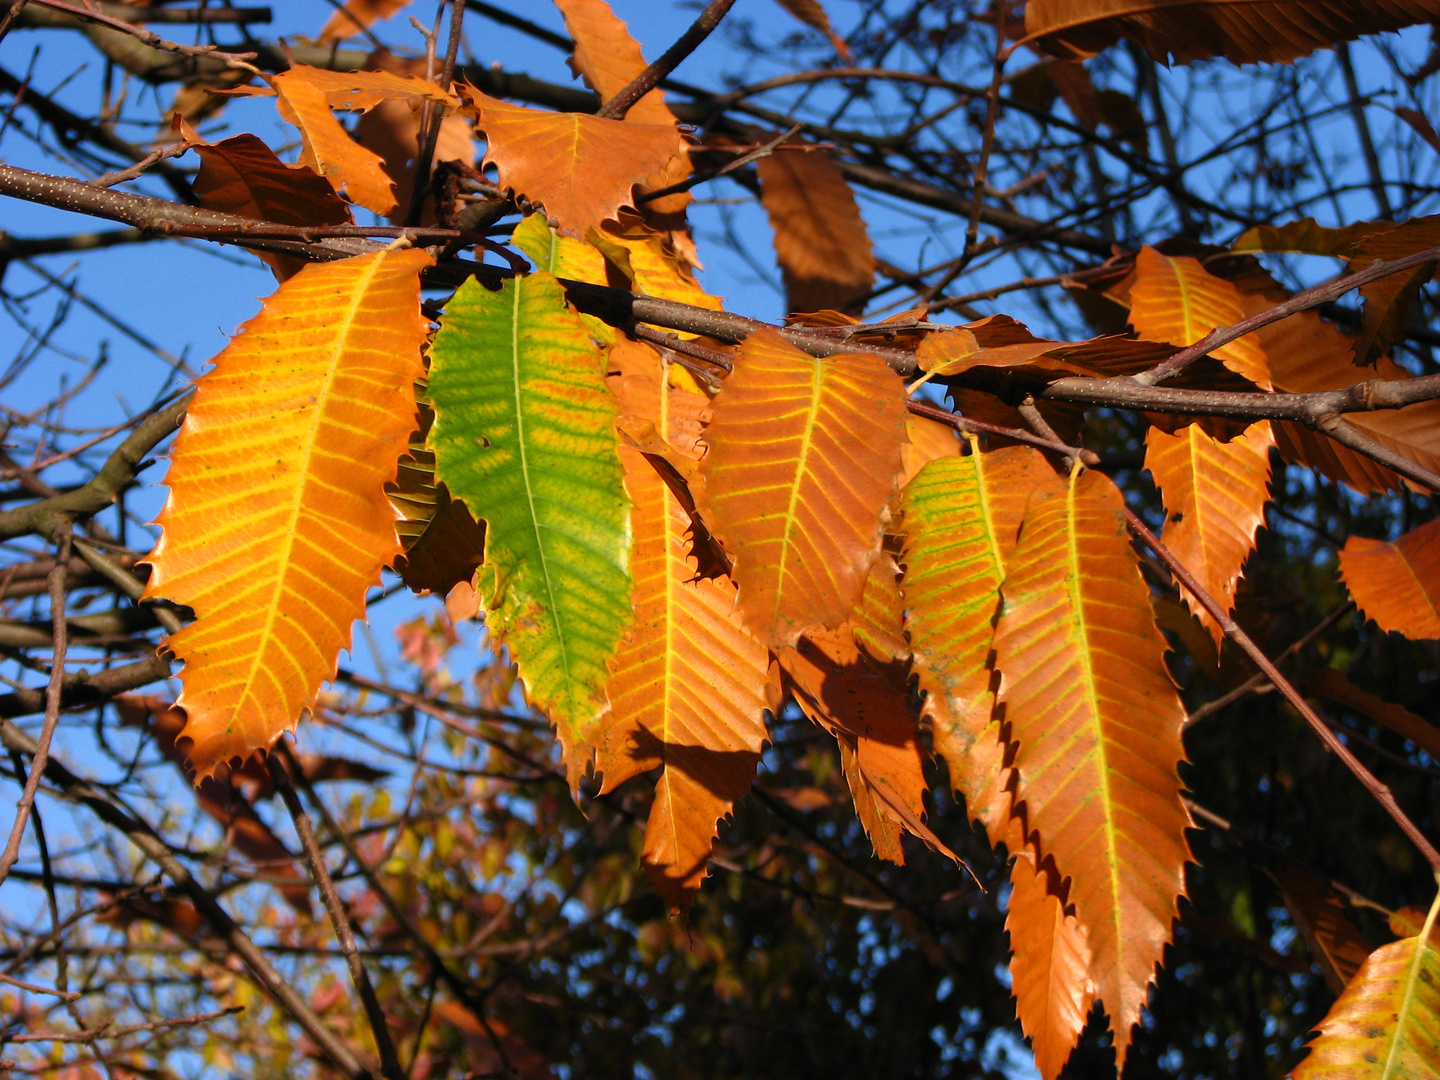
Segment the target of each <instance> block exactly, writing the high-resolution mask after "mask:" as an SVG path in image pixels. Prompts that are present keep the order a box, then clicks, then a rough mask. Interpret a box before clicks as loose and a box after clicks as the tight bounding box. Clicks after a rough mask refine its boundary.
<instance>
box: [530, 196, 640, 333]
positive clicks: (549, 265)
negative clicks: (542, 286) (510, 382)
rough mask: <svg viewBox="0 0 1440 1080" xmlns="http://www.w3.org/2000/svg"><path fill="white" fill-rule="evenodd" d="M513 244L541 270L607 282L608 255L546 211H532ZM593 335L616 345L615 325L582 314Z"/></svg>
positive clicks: (581, 279) (558, 275) (591, 281)
mask: <svg viewBox="0 0 1440 1080" xmlns="http://www.w3.org/2000/svg"><path fill="white" fill-rule="evenodd" d="M510 243H511V244H512V245H514V246H515V247H517V248H519V249H520V250H521V251H523V252H524V253H525V256H526V258H528V259H529V260H530V261H531V262H532V263H534V264H535V265H536V266H537V267H538V268H539V269H541V270H545V271H547V272H549V273H551V274H554V275H555V276H556V277H557V278H569V279H570V280H571V281H588V282H589V283H590V284H592V285H604V284H606V283H607V281H608V278H609V274H608V271H607V270H606V268H605V256H604V255H602V254H601V253H600V251H599V249H597V248H596V247H595V246H594V245H592V244H588V243H586V242H585V241H584V240H577V239H576V238H575V237H573V236H566V235H565V234H564V233H562V232H560V231H559V230H558V229H553V228H551V227H550V225H549V223H548V222H547V221H546V220H545V215H544V214H528V215H526V217H525V219H524V220H523V221H521V222H520V224H519V225H516V226H515V231H514V232H513V233H511V234H510ZM580 320H581V321H582V322H583V323H584V324H585V326H586V327H587V328H588V329H589V331H590V336H591V337H592V338H594V339H595V341H596V342H598V343H599V344H601V345H613V344H615V328H614V327H613V326H611V325H610V324H609V323H607V322H605V321H604V320H603V319H600V318H597V317H596V316H594V315H585V314H583V313H582V314H581V315H580Z"/></svg>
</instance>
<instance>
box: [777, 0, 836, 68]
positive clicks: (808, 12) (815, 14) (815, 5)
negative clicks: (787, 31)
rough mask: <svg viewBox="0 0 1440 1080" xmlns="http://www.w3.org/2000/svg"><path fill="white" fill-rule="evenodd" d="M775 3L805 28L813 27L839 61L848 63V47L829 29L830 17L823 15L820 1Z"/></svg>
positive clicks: (823, 10)
mask: <svg viewBox="0 0 1440 1080" xmlns="http://www.w3.org/2000/svg"><path fill="white" fill-rule="evenodd" d="M775 2H776V3H778V4H779V5H780V6H781V7H783V8H784V9H785V10H786V11H788V12H789V13H790V14H791V15H794V16H795V18H797V19H799V20H800V21H801V22H803V23H804V24H805V25H806V26H813V27H814V28H815V29H816V30H819V31H820V32H821V33H822V34H824V35H825V36H826V37H828V38H829V39H830V44H831V45H834V46H835V51H836V52H837V53H839V54H840V59H842V60H844V61H845V63H847V64H848V63H850V46H848V45H846V44H845V39H844V38H842V37H840V35H839V34H837V33H835V31H834V30H833V29H832V28H831V26H830V16H829V15H827V14H825V9H824V8H823V7H821V6H820V0H775Z"/></svg>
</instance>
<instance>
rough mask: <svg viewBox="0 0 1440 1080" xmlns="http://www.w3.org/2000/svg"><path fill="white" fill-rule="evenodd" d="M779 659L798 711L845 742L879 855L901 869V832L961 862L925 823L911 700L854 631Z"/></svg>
mask: <svg viewBox="0 0 1440 1080" xmlns="http://www.w3.org/2000/svg"><path fill="white" fill-rule="evenodd" d="M778 656H779V660H780V666H781V668H782V669H783V670H784V672H785V677H786V681H787V683H788V684H789V685H790V687H791V689H792V690H793V691H794V692H795V700H796V702H797V703H798V704H799V705H800V708H801V709H802V710H803V711H804V712H805V714H806V715H807V716H809V717H810V719H811V720H812V721H814V722H815V723H816V724H818V725H820V726H821V727H823V728H824V729H825V730H826V731H828V732H830V733H831V734H832V735H834V736H835V738H836V740H837V741H838V742H839V743H840V751H841V763H842V765H843V766H844V768H845V774H846V779H847V780H848V781H849V783H850V792H851V794H852V795H853V796H854V799H855V812H856V814H857V815H858V816H859V818H860V821H861V824H862V825H864V826H865V831H866V833H867V835H869V837H870V842H871V843H872V844H873V845H874V847H875V854H876V855H879V856H880V857H881V858H883V859H889V860H890V861H891V862H894V863H898V864H900V865H904V863H905V854H904V850H903V849H902V848H901V847H900V844H899V831H900V830H902V829H903V830H905V831H907V832H910V833H913V834H914V835H916V836H918V837H919V838H920V839H922V840H924V841H925V843H927V844H929V845H930V847H931V848H933V849H934V850H935V851H938V852H939V853H940V854H942V855H945V856H947V857H949V858H951V859H954V860H955V861H956V862H959V857H958V856H956V855H955V853H954V852H952V851H951V850H950V849H949V848H947V847H946V846H945V844H944V843H943V842H942V841H941V840H940V838H939V837H937V836H936V835H935V834H934V833H933V832H932V831H931V830H930V829H929V827H928V826H926V825H925V824H924V817H925V801H924V796H925V790H926V783H925V772H924V760H925V759H924V751H923V750H922V749H921V748H920V743H919V739H918V734H917V728H916V724H915V716H914V714H913V712H912V710H911V707H910V700H909V695H908V694H907V693H906V691H905V687H904V685H903V683H902V684H900V685H896V683H895V682H894V681H892V680H891V679H888V678H886V677H885V676H884V675H882V674H880V673H878V672H876V671H875V670H873V669H872V668H871V667H870V666H869V665H867V664H866V662H865V660H864V658H863V657H862V656H861V653H860V649H859V647H858V646H857V645H856V643H855V633H854V625H853V624H852V623H842V624H841V625H840V626H839V627H837V628H836V629H834V630H815V631H811V632H810V633H808V634H806V635H805V637H803V638H801V639H800V641H799V643H798V644H797V645H796V646H795V647H794V648H786V649H782V650H781V651H780V652H779V654H778Z"/></svg>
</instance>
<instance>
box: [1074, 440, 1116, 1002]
mask: <svg viewBox="0 0 1440 1080" xmlns="http://www.w3.org/2000/svg"><path fill="white" fill-rule="evenodd" d="M1082 475H1083V469H1082V467H1081V465H1080V463H1079V462H1078V461H1077V462H1076V463H1075V467H1074V468H1073V469H1072V471H1071V473H1070V483H1069V486H1068V490H1067V491H1066V495H1065V517H1066V529H1065V549H1066V557H1067V558H1068V560H1069V566H1068V567H1067V573H1066V576H1065V579H1066V586H1067V588H1068V589H1069V592H1070V606H1071V610H1072V611H1073V612H1074V616H1075V628H1076V632H1077V634H1078V636H1079V638H1080V643H1079V644H1080V647H1079V650H1078V651H1079V656H1080V670H1081V677H1082V679H1083V681H1084V693H1085V699H1086V706H1087V707H1088V708H1089V710H1090V716H1091V717H1092V719H1091V721H1090V722H1091V723H1093V724H1094V725H1095V726H1096V728H1097V729H1100V728H1101V727H1102V725H1101V722H1100V698H1099V695H1098V694H1097V693H1096V689H1095V668H1094V664H1093V663H1092V661H1091V657H1090V636H1089V634H1088V633H1087V631H1086V622H1085V608H1084V597H1083V596H1082V595H1081V591H1080V544H1079V540H1078V538H1077V536H1076V528H1075V525H1076V513H1075V492H1076V489H1077V488H1078V487H1079V483H1080V477H1081V476H1082ZM1095 752H1096V754H1097V755H1098V756H1099V758H1100V760H1099V763H1098V765H1099V773H1100V775H1099V777H1098V779H1099V784H1098V787H1099V794H1100V798H1101V799H1102V800H1103V803H1102V805H1103V812H1104V814H1105V862H1106V865H1107V866H1108V867H1109V868H1110V873H1109V879H1110V892H1111V895H1112V899H1113V903H1112V904H1111V905H1110V916H1111V920H1112V921H1113V922H1114V928H1115V942H1116V951H1117V952H1118V951H1119V948H1120V945H1121V943H1122V942H1123V941H1124V935H1123V929H1124V928H1123V927H1122V926H1121V925H1120V923H1121V919H1120V911H1121V907H1122V905H1121V903H1120V882H1121V879H1122V871H1123V868H1122V867H1121V866H1120V865H1119V863H1118V860H1117V856H1116V851H1117V849H1118V842H1117V837H1116V835H1115V815H1114V814H1113V812H1112V807H1113V805H1114V804H1113V802H1112V797H1111V792H1110V769H1109V765H1108V762H1107V761H1106V747H1105V733H1104V731H1103V730H1098V731H1097V738H1096V739H1095ZM1092 916H1093V913H1091V915H1089V916H1086V917H1087V918H1089V917H1092ZM1106 1004H1107V1006H1108V1007H1109V1008H1110V1010H1111V1011H1112V1013H1117V1012H1118V1010H1119V1008H1120V1002H1118V1001H1117V1002H1113V1003H1110V1002H1107V1003H1106Z"/></svg>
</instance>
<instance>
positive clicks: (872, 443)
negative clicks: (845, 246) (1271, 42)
mask: <svg viewBox="0 0 1440 1080" xmlns="http://www.w3.org/2000/svg"><path fill="white" fill-rule="evenodd" d="M714 408H715V418H714V420H713V421H711V424H710V427H709V431H708V436H707V437H708V441H709V443H710V452H709V454H708V455H707V456H706V458H705V460H704V461H703V462H702V464H701V477H702V481H703V483H702V484H701V485H700V489H699V490H698V491H697V492H696V502H697V503H698V504H699V506H700V511H701V516H702V517H704V519H705V522H706V524H707V525H709V527H710V529H711V531H712V532H714V534H715V535H716V537H717V538H718V539H719V540H720V542H721V543H722V544H723V545H724V546H725V549H726V550H727V551H729V552H730V554H731V555H732V556H733V557H734V560H735V570H734V577H735V580H736V582H737V583H738V584H739V586H740V610H741V611H742V612H744V614H745V619H746V622H747V623H748V624H749V626H750V628H751V629H752V630H753V631H754V632H755V634H756V636H758V637H759V638H760V639H761V640H762V641H764V642H766V643H767V644H768V645H770V646H771V647H772V648H780V647H782V646H786V645H793V644H794V643H795V641H796V640H797V639H798V638H799V636H800V635H801V634H802V633H804V632H805V631H806V630H807V629H810V628H812V627H822V626H828V627H833V626H835V625H837V624H838V623H839V622H840V621H841V620H842V619H844V618H845V617H846V616H847V615H849V614H850V611H851V609H853V608H854V607H855V604H856V602H857V601H858V600H859V599H860V591H861V589H862V587H863V586H864V584H865V577H866V575H867V574H868V573H869V570H870V566H871V564H872V563H874V561H875V559H876V557H877V556H878V555H879V553H880V537H881V515H882V514H883V513H884V510H885V505H886V503H887V502H888V501H889V499H890V494H891V492H892V491H893V490H894V487H895V477H896V475H897V474H898V473H899V472H900V444H901V442H902V441H903V440H904V432H905V391H904V387H903V386H902V385H901V383H900V381H899V379H897V378H896V377H895V375H894V374H893V373H892V372H891V371H890V369H889V368H887V367H886V366H885V363H884V361H882V360H880V359H878V358H876V357H872V356H864V355H858V354H857V355H848V356H836V357H830V358H827V359H823V360H822V359H817V358H815V357H812V356H807V355H806V354H805V353H802V352H801V351H800V350H799V349H797V348H795V347H794V346H792V345H789V344H787V343H786V342H785V340H784V339H783V338H781V337H780V335H779V334H777V333H775V332H774V331H772V330H763V331H760V332H758V333H755V334H752V335H751V336H750V337H749V338H747V339H746V341H745V344H744V346H743V347H742V348H741V351H740V357H739V359H738V361H737V362H736V365H735V371H734V373H733V374H732V375H730V377H729V378H727V379H726V380H725V389H724V390H723V391H722V392H721V394H720V396H719V397H718V398H717V399H716V401H715V406H714Z"/></svg>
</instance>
